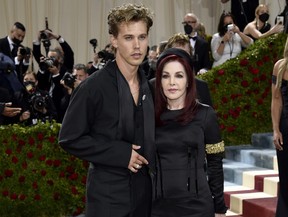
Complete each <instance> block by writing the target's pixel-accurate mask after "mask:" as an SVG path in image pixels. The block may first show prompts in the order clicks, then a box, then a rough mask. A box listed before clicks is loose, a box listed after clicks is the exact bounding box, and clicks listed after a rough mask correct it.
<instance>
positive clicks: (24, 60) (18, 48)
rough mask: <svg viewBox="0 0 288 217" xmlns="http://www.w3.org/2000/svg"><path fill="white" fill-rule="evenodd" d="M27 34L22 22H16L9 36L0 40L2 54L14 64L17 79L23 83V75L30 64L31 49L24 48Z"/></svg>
mask: <svg viewBox="0 0 288 217" xmlns="http://www.w3.org/2000/svg"><path fill="white" fill-rule="evenodd" d="M25 34H26V29H25V26H24V25H23V24H22V23H20V22H15V23H14V24H13V26H12V28H11V30H10V33H9V35H8V36H6V37H4V38H1V39H0V52H1V53H3V54H5V55H6V56H8V57H10V58H11V59H12V60H13V62H14V64H15V67H16V68H15V70H16V72H17V73H16V74H17V77H18V79H19V81H20V82H21V83H22V81H23V73H24V72H25V71H26V70H27V69H28V66H29V64H30V56H31V51H30V48H28V47H24V46H23V45H22V44H21V43H22V42H23V40H24V38H25Z"/></svg>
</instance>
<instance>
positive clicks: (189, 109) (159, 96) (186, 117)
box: [155, 54, 198, 126]
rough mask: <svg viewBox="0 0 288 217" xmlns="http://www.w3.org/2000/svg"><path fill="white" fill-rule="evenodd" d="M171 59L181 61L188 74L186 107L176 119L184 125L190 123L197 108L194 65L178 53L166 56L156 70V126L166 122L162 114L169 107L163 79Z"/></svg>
mask: <svg viewBox="0 0 288 217" xmlns="http://www.w3.org/2000/svg"><path fill="white" fill-rule="evenodd" d="M171 61H177V62H179V63H181V64H182V65H183V67H184V69H185V71H186V74H187V82H188V87H187V93H186V97H185V102H184V108H183V112H182V113H181V115H179V116H178V117H177V119H176V121H178V122H180V123H182V124H183V125H185V124H187V123H189V122H190V121H191V120H192V119H193V117H194V115H195V113H196V110H197V104H198V101H197V98H196V97H197V94H196V83H195V74H194V72H193V67H192V66H191V65H190V63H189V62H188V61H187V60H186V59H185V58H181V57H179V56H177V55H174V54H172V55H169V56H166V57H164V58H163V59H162V60H161V61H160V63H159V64H158V67H157V70H156V84H155V118H156V126H159V125H163V124H164V123H163V122H162V121H161V114H162V113H163V112H164V111H165V110H166V109H167V99H166V97H165V95H164V93H163V89H162V85H161V79H162V73H163V68H164V66H165V65H166V63H168V62H171Z"/></svg>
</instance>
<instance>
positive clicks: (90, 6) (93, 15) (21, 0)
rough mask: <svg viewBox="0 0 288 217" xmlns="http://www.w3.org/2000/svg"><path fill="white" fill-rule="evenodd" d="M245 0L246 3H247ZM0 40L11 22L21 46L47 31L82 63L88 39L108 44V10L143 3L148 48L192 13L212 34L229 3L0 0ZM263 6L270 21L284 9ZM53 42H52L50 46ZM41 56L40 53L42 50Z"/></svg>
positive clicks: (272, 2)
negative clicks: (149, 21) (18, 27)
mask: <svg viewBox="0 0 288 217" xmlns="http://www.w3.org/2000/svg"><path fill="white" fill-rule="evenodd" d="M248 1H249V0H248ZM0 2H1V7H0V27H1V28H0V38H2V37H5V36H6V35H7V34H8V32H9V30H10V28H11V26H12V25H13V23H14V22H15V21H19V22H22V23H23V24H24V25H25V27H26V37H25V40H24V43H23V44H24V45H25V46H28V47H32V41H33V39H35V38H36V36H37V32H38V31H39V30H42V29H44V28H45V17H48V20H49V28H50V29H52V30H53V31H54V32H55V33H58V34H60V35H62V36H63V37H64V38H65V39H66V40H67V42H68V43H69V44H70V45H71V47H72V49H73V50H74V53H75V63H86V62H87V61H88V60H90V59H91V58H92V54H93V51H92V47H91V45H90V44H89V40H90V39H91V38H97V39H98V45H99V46H98V48H99V49H102V48H104V46H105V44H107V43H108V42H109V36H108V33H107V23H106V18H107V14H108V11H109V9H110V8H112V7H115V6H117V5H120V4H123V3H125V2H135V3H143V4H144V5H146V6H147V7H149V8H151V9H152V10H153V11H154V13H155V18H154V25H153V27H152V29H151V32H150V36H149V37H150V45H153V44H158V43H159V42H160V41H162V40H165V39H167V38H168V37H170V36H171V35H173V34H174V33H176V32H182V31H183V27H182V25H181V22H182V19H183V16H184V15H185V14H186V13H187V12H194V13H195V14H196V15H197V16H198V17H199V18H200V20H201V21H202V22H203V23H204V25H205V26H206V31H207V33H208V34H213V33H214V32H216V28H217V24H218V19H219V16H220V14H221V13H222V11H223V9H225V10H227V11H229V8H230V3H227V4H225V5H224V4H221V3H220V0H143V1H140V0H130V1H127V0H126V1H125V0H0ZM260 3H267V4H268V5H269V8H270V13H271V18H273V19H274V18H275V16H276V14H278V13H279V12H280V11H282V10H283V8H284V0H279V4H278V0H260ZM54 45H55V43H52V46H54ZM43 53H44V51H43Z"/></svg>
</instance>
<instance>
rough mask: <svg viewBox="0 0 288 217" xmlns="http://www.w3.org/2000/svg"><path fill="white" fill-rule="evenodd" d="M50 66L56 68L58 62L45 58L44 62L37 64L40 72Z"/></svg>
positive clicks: (54, 59)
mask: <svg viewBox="0 0 288 217" xmlns="http://www.w3.org/2000/svg"><path fill="white" fill-rule="evenodd" d="M52 66H56V67H58V61H57V59H56V58H55V57H46V58H45V59H44V61H42V62H40V63H39V67H40V69H41V70H42V71H45V70H47V69H48V68H50V67H52Z"/></svg>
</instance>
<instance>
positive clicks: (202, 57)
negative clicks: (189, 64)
mask: <svg viewBox="0 0 288 217" xmlns="http://www.w3.org/2000/svg"><path fill="white" fill-rule="evenodd" d="M209 47H210V46H209V43H208V42H207V41H206V40H204V39H203V38H201V37H200V36H197V38H196V42H195V47H194V56H193V60H194V70H195V73H197V72H199V70H200V69H203V68H205V69H207V70H208V69H211V65H212V63H211V61H210V57H209Z"/></svg>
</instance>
